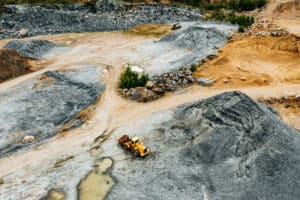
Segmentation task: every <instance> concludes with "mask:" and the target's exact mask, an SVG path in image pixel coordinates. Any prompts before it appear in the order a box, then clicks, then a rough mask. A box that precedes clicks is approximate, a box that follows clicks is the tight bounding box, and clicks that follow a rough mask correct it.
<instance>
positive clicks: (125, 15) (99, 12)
mask: <svg viewBox="0 0 300 200" xmlns="http://www.w3.org/2000/svg"><path fill="white" fill-rule="evenodd" d="M201 17H202V15H201V14H200V13H199V11H198V10H196V9H190V8H185V7H174V6H161V5H144V6H133V7H130V8H122V9H119V8H118V6H114V5H113V4H111V3H110V2H108V1H101V0H100V1H99V2H98V3H97V6H96V8H94V9H91V8H90V7H87V6H83V5H71V6H70V5H68V6H31V5H7V6H4V13H3V15H2V16H1V17H0V29H1V30H2V33H0V38H5V37H24V36H32V35H44V34H57V33H68V32H95V31H97V32H98V31H116V30H125V29H128V28H132V27H134V26H136V25H141V24H150V23H167V22H176V21H195V20H199V19H200V18H201Z"/></svg>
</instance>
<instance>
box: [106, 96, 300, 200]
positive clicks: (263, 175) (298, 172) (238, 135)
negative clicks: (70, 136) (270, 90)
mask: <svg viewBox="0 0 300 200" xmlns="http://www.w3.org/2000/svg"><path fill="white" fill-rule="evenodd" d="M135 124H136V125H135V126H131V127H128V126H127V127H123V128H121V129H119V130H118V131H116V132H115V133H114V134H113V135H112V137H113V138H114V139H115V140H109V141H107V142H106V143H104V144H103V152H104V153H103V154H102V156H105V157H106V156H111V157H112V158H113V159H114V161H115V162H114V166H113V169H112V176H113V177H114V178H115V179H116V185H115V187H114V188H113V190H112V191H111V192H110V193H109V194H108V196H107V198H106V199H132V196H134V197H135V198H137V199H203V200H207V199H222V200H227V199H228V200H232V199H235V200H253V199H264V200H290V199H297V198H298V197H299V195H300V189H299V185H300V157H299V155H300V154H299V153H300V145H299V144H300V143H299V142H300V135H299V132H297V131H296V130H294V129H292V128H291V127H289V126H288V125H286V124H285V123H283V122H281V120H280V119H279V117H278V116H277V115H276V113H275V112H274V111H273V110H272V109H270V108H269V107H266V106H265V105H263V104H260V103H257V102H255V101H253V100H252V99H250V98H249V97H248V96H246V95H244V94H242V93H240V92H229V93H224V94H221V95H218V96H215V97H212V98H209V99H207V100H204V101H198V102H195V103H192V104H186V105H184V106H181V107H179V108H177V109H175V110H170V111H165V112H161V113H159V114H155V115H153V116H152V117H149V118H147V119H144V120H142V121H141V120H140V121H139V122H136V123H135ZM124 133H125V134H126V133H127V134H129V135H130V134H136V135H139V136H140V137H141V138H142V140H143V142H145V143H146V144H147V145H148V146H149V147H150V148H151V150H152V154H151V155H149V156H148V157H147V158H146V159H131V158H132V155H131V154H130V153H126V152H124V151H123V150H122V149H121V148H118V147H116V140H117V138H118V137H120V136H121V135H122V134H124ZM137 188H138V190H137Z"/></svg>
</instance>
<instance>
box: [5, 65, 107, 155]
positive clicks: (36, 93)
mask: <svg viewBox="0 0 300 200" xmlns="http://www.w3.org/2000/svg"><path fill="white" fill-rule="evenodd" d="M102 70H103V69H102V68H99V67H96V66H85V67H83V66H74V67H71V68H69V69H66V70H64V71H47V72H45V73H43V74H42V75H39V76H36V77H35V78H34V79H32V80H28V81H26V82H23V83H21V84H19V85H17V86H15V87H13V88H11V89H9V90H7V91H4V92H2V93H1V95H0V99H1V100H0V101H1V103H0V111H1V113H3V114H2V115H1V116H0V122H1V124H2V126H1V130H0V138H1V142H0V156H1V157H2V156H6V155H8V154H11V153H13V152H15V151H16V150H19V149H22V148H24V147H27V146H30V145H32V144H35V145H36V144H40V143H41V142H43V141H44V139H46V138H50V137H52V136H54V135H55V134H57V133H58V132H61V131H64V130H68V129H72V128H75V127H78V126H79V125H81V124H82V123H83V122H84V117H83V118H82V116H81V115H82V114H81V111H82V110H83V109H86V108H87V107H89V106H91V105H92V104H93V103H95V102H96V100H97V99H98V97H99V96H100V95H101V93H102V91H103V89H104V82H103V80H102V81H101V79H100V78H101V74H102ZM33 140H34V141H33Z"/></svg>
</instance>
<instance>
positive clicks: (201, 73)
mask: <svg viewBox="0 0 300 200" xmlns="http://www.w3.org/2000/svg"><path fill="white" fill-rule="evenodd" d="M299 52H300V40H299V38H297V37H249V38H244V39H241V40H238V41H234V42H231V43H228V44H227V45H226V46H225V47H224V48H223V49H222V50H221V51H220V52H219V54H218V58H216V59H214V60H212V61H209V62H207V63H206V64H204V65H203V66H201V67H199V68H198V69H197V71H196V73H195V76H197V77H206V78H210V79H213V80H215V81H216V83H215V86H216V87H226V86H228V85H232V86H245V87H246V86H260V85H271V84H276V83H282V82H288V83H299V82H300V53H299Z"/></svg>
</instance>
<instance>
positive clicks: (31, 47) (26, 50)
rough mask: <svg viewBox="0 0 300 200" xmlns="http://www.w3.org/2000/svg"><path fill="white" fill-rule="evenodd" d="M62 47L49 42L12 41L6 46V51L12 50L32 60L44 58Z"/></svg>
mask: <svg viewBox="0 0 300 200" xmlns="http://www.w3.org/2000/svg"><path fill="white" fill-rule="evenodd" d="M61 47H62V46H60V45H58V44H55V43H53V42H50V41H48V40H12V41H10V42H8V43H7V44H6V45H5V46H4V48H6V49H12V50H14V51H16V52H18V53H19V54H20V55H22V56H24V57H27V58H32V59H39V58H44V57H46V56H47V55H49V53H50V52H51V51H54V50H55V49H58V48H61Z"/></svg>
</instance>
